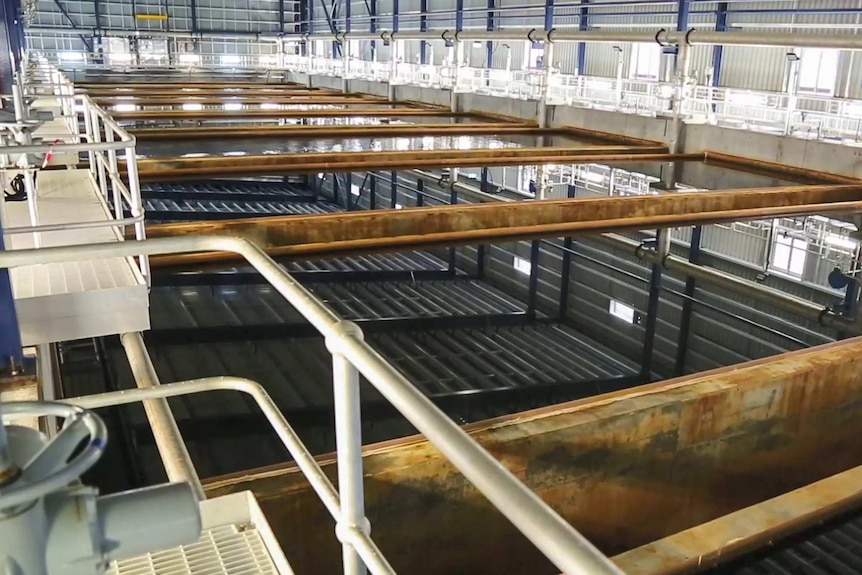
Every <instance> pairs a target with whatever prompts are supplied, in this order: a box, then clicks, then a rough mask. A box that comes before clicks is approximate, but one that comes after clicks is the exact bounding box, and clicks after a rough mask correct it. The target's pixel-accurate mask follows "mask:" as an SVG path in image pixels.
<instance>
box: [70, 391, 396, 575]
mask: <svg viewBox="0 0 862 575" xmlns="http://www.w3.org/2000/svg"><path fill="white" fill-rule="evenodd" d="M208 391H238V392H240V393H245V394H246V395H249V396H251V398H252V399H253V400H254V401H255V402H256V403H257V405H258V407H260V410H261V411H262V412H263V415H264V417H266V420H267V421H268V422H269V424H270V425H271V426H272V428H273V430H274V431H275V433H276V435H277V436H278V438H279V439H280V440H281V443H282V445H284V447H285V448H286V449H287V451H288V453H290V456H291V457H292V458H293V461H294V462H295V463H296V466H297V467H298V468H299V470H300V471H302V473H303V475H304V476H305V478H306V479H307V480H308V483H309V485H311V488H312V489H314V492H315V493H316V494H317V496H318V497H319V498H320V500H321V502H322V503H323V505H324V506H325V507H326V510H327V511H329V514H330V515H332V518H333V519H335V521H336V522H340V521H341V504H340V503H339V500H338V492H337V491H336V490H335V487H334V486H333V485H332V482H331V481H329V478H328V477H327V476H326V473H324V471H323V469H322V468H321V467H320V464H319V463H318V462H317V460H316V459H315V458H314V455H312V454H311V452H310V451H309V450H308V448H307V447H306V446H305V444H304V443H302V439H300V437H299V435H298V434H297V433H296V431H295V430H294V429H293V427H291V425H290V422H289V421H287V419H286V418H285V417H284V414H283V413H282V412H281V410H279V409H278V406H277V405H276V404H275V402H274V401H273V400H272V398H271V397H270V396H269V394H268V393H267V392H266V390H265V389H264V387H263V386H262V385H260V384H259V383H257V382H255V381H251V380H249V379H244V378H240V377H207V378H202V379H194V380H188V381H178V382H175V383H165V384H161V385H159V386H158V387H149V388H139V389H128V390H122V391H113V392H108V393H98V394H95V395H87V396H83V397H73V398H69V399H63V403H68V404H71V405H75V406H78V407H81V408H84V409H100V408H104V407H112V406H117V405H128V404H130V403H138V402H144V401H151V400H153V399H167V398H169V397H180V396H183V395H192V394H196V393H205V392H208ZM342 534H343V536H345V537H346V538H348V539H349V540H350V541H351V544H352V545H353V546H354V547H356V549H357V551H358V553H359V555H360V557H362V560H363V561H364V562H365V564H366V565H367V566H368V567H369V568H370V569H371V572H372V573H374V574H375V575H386V574H392V575H394V573H395V570H394V569H393V568H392V566H391V565H390V564H389V562H388V561H387V560H386V558H385V557H384V556H383V554H382V553H381V552H380V549H378V548H377V545H376V544H375V543H374V541H373V539H372V538H371V536H370V535H369V534H368V532H367V531H366V530H363V529H359V528H357V527H355V526H346V527H343V528H342Z"/></svg>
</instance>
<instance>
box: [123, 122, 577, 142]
mask: <svg viewBox="0 0 862 575" xmlns="http://www.w3.org/2000/svg"><path fill="white" fill-rule="evenodd" d="M129 131H130V132H131V133H132V134H134V135H135V137H136V138H137V139H138V140H139V141H146V140H183V139H194V138H370V137H378V136H379V137H397V136H447V135H456V136H457V135H482V134H485V135H504V134H505V135H529V136H561V135H562V136H565V135H568V133H567V132H566V131H564V130H556V129H541V128H536V127H531V126H519V125H517V124H482V123H475V124H369V125H367V126H302V125H293V126H216V127H196V128H137V129H132V130H129Z"/></svg>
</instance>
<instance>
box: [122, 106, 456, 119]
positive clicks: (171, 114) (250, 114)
mask: <svg viewBox="0 0 862 575" xmlns="http://www.w3.org/2000/svg"><path fill="white" fill-rule="evenodd" d="M111 115H112V116H113V117H114V118H115V119H117V120H218V119H225V118H231V119H240V120H241V119H243V118H258V119H260V118H269V119H278V118H352V117H362V118H398V117H403V116H443V117H447V118H470V117H473V114H466V113H457V114H453V113H452V112H450V111H449V110H444V109H442V108H334V109H328V108H323V109H320V108H318V109H308V110H130V111H128V112H120V111H117V112H111Z"/></svg>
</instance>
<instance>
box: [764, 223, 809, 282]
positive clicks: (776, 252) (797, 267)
mask: <svg viewBox="0 0 862 575" xmlns="http://www.w3.org/2000/svg"><path fill="white" fill-rule="evenodd" d="M807 255H808V242H807V241H805V240H803V239H800V238H794V237H792V236H788V235H787V234H781V235H779V236H777V237H776V238H775V243H774V244H773V246H772V269H774V270H775V271H779V272H784V273H786V274H790V275H792V276H794V277H797V278H800V279H801V278H802V273H803V272H804V271H805V257H806V256H807Z"/></svg>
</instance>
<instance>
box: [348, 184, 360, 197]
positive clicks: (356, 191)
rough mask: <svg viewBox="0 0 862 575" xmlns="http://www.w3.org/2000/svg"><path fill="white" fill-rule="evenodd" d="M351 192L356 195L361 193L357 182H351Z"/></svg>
mask: <svg viewBox="0 0 862 575" xmlns="http://www.w3.org/2000/svg"><path fill="white" fill-rule="evenodd" d="M350 193H351V194H353V195H354V196H359V195H361V192H360V190H359V186H357V185H356V184H350Z"/></svg>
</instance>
